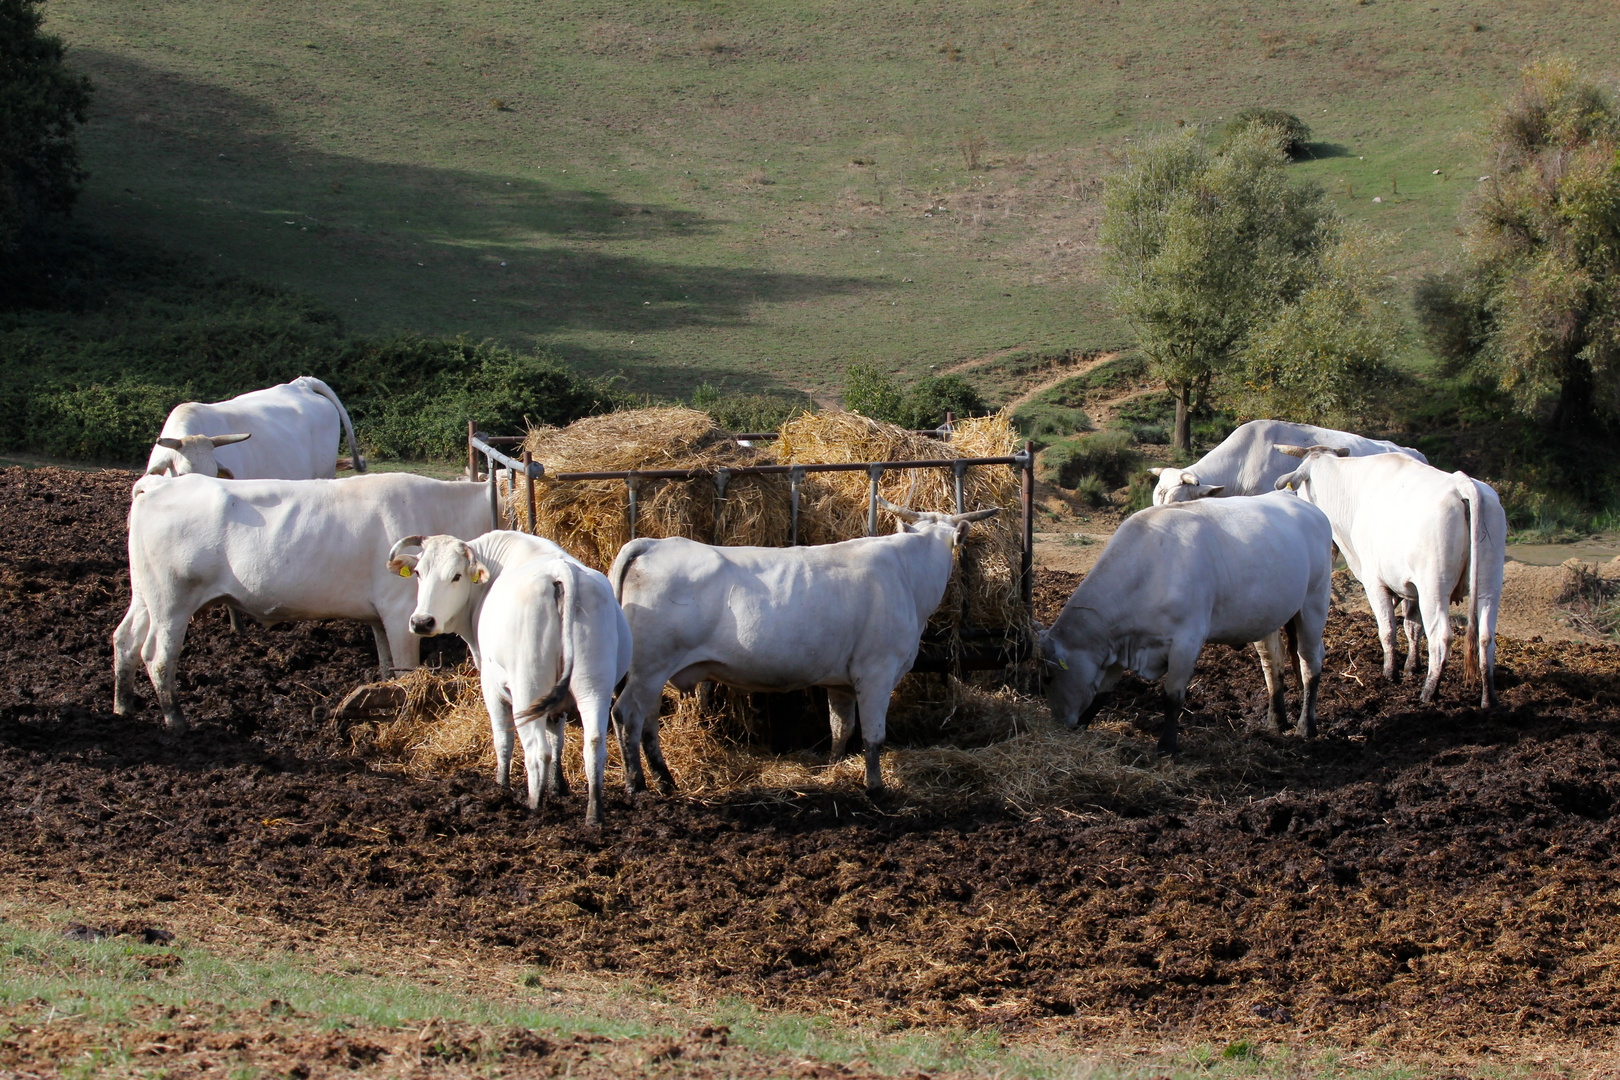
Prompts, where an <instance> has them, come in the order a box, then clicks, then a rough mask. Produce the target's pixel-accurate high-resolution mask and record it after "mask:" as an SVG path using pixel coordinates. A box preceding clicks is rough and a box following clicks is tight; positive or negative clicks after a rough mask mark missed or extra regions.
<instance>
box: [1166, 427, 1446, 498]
mask: <svg viewBox="0 0 1620 1080" xmlns="http://www.w3.org/2000/svg"><path fill="white" fill-rule="evenodd" d="M1284 445H1294V446H1325V447H1330V448H1332V449H1334V450H1336V451H1342V452H1343V453H1342V454H1341V456H1346V455H1348V456H1350V457H1365V456H1366V455H1369V454H1388V453H1398V454H1405V455H1407V456H1408V457H1411V458H1413V459H1414V460H1416V461H1425V462H1426V461H1427V460H1428V459H1427V458H1425V457H1424V456H1423V455H1422V454H1420V453H1418V452H1417V451H1416V450H1413V449H1412V448H1411V447H1408V446H1397V445H1395V444H1394V443H1392V442H1388V441H1386V440H1384V439H1368V438H1365V437H1363V436H1361V435H1353V434H1351V433H1350V432H1348V431H1336V430H1334V429H1333V428H1323V427H1316V426H1315V425H1313V424H1290V423H1288V422H1286V421H1283V420H1251V421H1249V422H1248V423H1247V424H1243V425H1241V426H1240V427H1239V428H1238V429H1237V430H1236V431H1234V432H1232V434H1230V435H1228V436H1227V437H1226V438H1225V439H1223V440H1222V441H1221V444H1220V445H1219V446H1217V447H1216V448H1215V449H1213V450H1211V451H1210V452H1209V453H1207V454H1205V455H1204V456H1203V457H1201V458H1199V459H1198V460H1197V461H1195V462H1194V463H1193V464H1191V465H1189V466H1187V467H1186V468H1185V469H1177V468H1165V469H1152V470H1149V471H1150V472H1152V473H1153V475H1154V476H1156V477H1158V483H1157V484H1155V485H1154V488H1153V504H1154V505H1155V506H1164V505H1165V504H1167V503H1174V502H1189V501H1191V500H1193V499H1201V498H1205V497H1209V496H1231V495H1261V494H1264V493H1265V492H1268V491H1270V490H1271V488H1272V485H1273V484H1274V483H1275V482H1276V480H1277V477H1279V476H1282V475H1283V474H1284V473H1289V472H1293V471H1294V460H1293V459H1292V458H1290V457H1288V456H1287V455H1286V454H1284V453H1282V450H1281V447H1282V446H1284Z"/></svg>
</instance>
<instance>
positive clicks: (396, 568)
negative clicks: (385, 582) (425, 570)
mask: <svg viewBox="0 0 1620 1080" xmlns="http://www.w3.org/2000/svg"><path fill="white" fill-rule="evenodd" d="M416 560H417V556H415V555H399V556H396V557H394V558H392V559H389V560H388V570H389V572H390V573H393V574H398V575H399V576H400V577H410V576H411V571H412V570H414V569H416Z"/></svg>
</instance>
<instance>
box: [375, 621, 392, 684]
mask: <svg viewBox="0 0 1620 1080" xmlns="http://www.w3.org/2000/svg"><path fill="white" fill-rule="evenodd" d="M370 626H371V637H372V640H373V641H375V642H376V643H377V670H378V671H380V672H382V677H383V681H384V682H386V681H388V680H389V679H392V678H393V677H394V650H393V649H391V648H389V647H388V631H387V630H384V629H383V624H382V623H380V622H374V623H371V624H370Z"/></svg>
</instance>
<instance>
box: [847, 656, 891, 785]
mask: <svg viewBox="0 0 1620 1080" xmlns="http://www.w3.org/2000/svg"><path fill="white" fill-rule="evenodd" d="M899 681H900V679H899V676H898V675H894V676H890V677H887V678H871V679H860V678H857V679H856V680H855V708H856V715H857V716H858V717H859V719H860V723H861V741H862V742H864V743H865V744H866V790H867V793H868V794H871V795H876V794H878V793H879V792H881V791H882V790H883V768H882V761H881V759H882V755H883V742H884V739H885V738H886V737H887V735H888V722H889V697H890V695H892V694H893V693H894V684H895V683H897V682H899Z"/></svg>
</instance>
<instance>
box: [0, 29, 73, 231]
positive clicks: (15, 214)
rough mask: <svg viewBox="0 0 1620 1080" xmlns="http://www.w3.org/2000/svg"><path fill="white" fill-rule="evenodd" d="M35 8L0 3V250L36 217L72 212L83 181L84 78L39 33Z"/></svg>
mask: <svg viewBox="0 0 1620 1080" xmlns="http://www.w3.org/2000/svg"><path fill="white" fill-rule="evenodd" d="M39 4H40V0H0V250H6V249H9V248H11V247H13V246H15V244H16V242H17V237H18V234H19V233H20V232H22V230H23V229H24V228H25V227H26V226H27V225H29V224H30V223H32V222H33V221H34V220H35V219H37V218H38V217H39V216H40V215H42V214H46V213H54V212H62V213H65V212H66V211H68V210H69V209H71V208H72V206H73V200H74V197H75V196H76V195H77V194H78V191H79V185H80V183H82V182H83V179H84V170H83V169H81V168H80V166H79V152H78V147H77V145H76V144H75V142H74V134H75V129H76V128H77V126H78V125H79V124H82V123H84V118H85V110H86V109H87V108H88V107H89V105H90V80H89V79H87V78H85V77H84V76H82V75H75V74H74V73H73V72H72V71H70V70H69V69H68V67H67V66H66V65H65V64H64V63H63V62H62V53H63V46H62V42H61V40H60V39H59V38H55V37H52V36H50V35H48V34H42V33H40V31H39V25H40V13H39V10H38V9H39Z"/></svg>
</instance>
